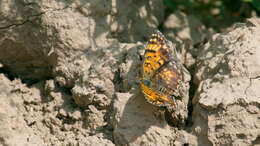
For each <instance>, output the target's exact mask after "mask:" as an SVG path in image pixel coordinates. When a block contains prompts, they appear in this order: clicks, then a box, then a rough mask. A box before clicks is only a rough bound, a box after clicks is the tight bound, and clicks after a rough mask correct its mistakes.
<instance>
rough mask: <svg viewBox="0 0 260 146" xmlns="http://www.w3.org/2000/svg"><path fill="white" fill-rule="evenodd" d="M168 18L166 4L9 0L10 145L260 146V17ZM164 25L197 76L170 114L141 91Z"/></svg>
mask: <svg viewBox="0 0 260 146" xmlns="http://www.w3.org/2000/svg"><path fill="white" fill-rule="evenodd" d="M163 18H164V11H163V5H162V3H161V2H159V1H156V0H150V1H124V2H122V1H117V0H109V1H100V0H96V1H80V0H76V1H30V0H29V1H28V0H20V1H14V0H3V1H0V20H1V21H0V123H1V124H0V145H1V146H16V145H17V146H31V145H37V146H51V145H55V146H56V145H57V146H74V145H75V146H85V145H87V146H92V145H100V146H103V145H107V146H112V145H118V146H121V145H133V146H135V145H145V146H146V145H147V146H148V145H149V146H152V145H156V146H158V145H169V146H170V145H176V146H181V145H260V90H259V88H260V20H259V19H258V18H251V19H249V20H248V21H247V22H246V23H237V24H235V25H234V26H233V27H231V28H230V29H229V30H230V31H229V32H226V33H221V34H216V33H214V31H212V30H210V29H207V28H206V27H204V26H203V25H202V24H201V23H200V22H199V21H198V19H196V17H194V16H186V15H185V14H183V13H181V12H177V13H175V14H172V15H170V16H169V17H168V18H167V19H166V20H165V21H164V20H163ZM160 24H163V25H162V26H163V33H164V34H165V35H166V37H168V38H169V39H170V40H171V41H172V42H173V44H174V45H176V48H177V51H178V53H179V58H180V59H181V61H182V63H183V64H184V65H185V66H186V67H187V69H188V70H189V71H190V74H191V81H189V80H190V75H189V74H187V80H186V81H187V83H186V84H187V86H186V87H187V91H186V95H185V98H184V100H183V101H180V103H182V104H183V106H182V108H181V109H180V110H179V111H178V110H176V111H175V113H170V115H169V114H166V115H165V118H164V117H160V116H158V115H156V114H157V113H158V108H156V107H154V106H153V105H151V104H149V103H147V102H146V101H145V100H144V97H143V95H142V94H141V93H140V90H139V86H138V75H139V68H140V63H141V56H142V53H143V45H144V41H145V40H146V39H145V38H147V36H149V34H150V33H151V32H152V31H153V29H155V28H157V27H158V26H159V25H160ZM139 41H140V42H139ZM172 114H173V115H172ZM174 115H180V116H178V117H179V119H178V118H177V120H181V121H180V123H178V121H177V124H176V123H175V122H176V121H173V119H174ZM165 119H166V120H165ZM175 120H176V119H175Z"/></svg>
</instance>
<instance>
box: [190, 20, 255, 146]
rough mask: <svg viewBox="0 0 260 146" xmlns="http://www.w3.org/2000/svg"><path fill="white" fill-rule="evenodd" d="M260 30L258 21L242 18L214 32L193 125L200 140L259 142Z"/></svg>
mask: <svg viewBox="0 0 260 146" xmlns="http://www.w3.org/2000/svg"><path fill="white" fill-rule="evenodd" d="M253 23H254V22H253ZM259 36H260V27H259V25H258V24H255V25H252V24H249V23H247V24H241V25H239V26H237V27H234V29H233V30H232V31H230V32H228V33H225V34H216V35H214V36H213V39H212V40H211V41H210V42H209V43H207V44H206V45H205V46H204V48H203V51H202V52H201V53H200V55H199V56H198V63H197V72H196V76H195V79H196V81H197V82H198V83H199V88H198V90H197V92H196V95H195V97H194V99H193V104H194V105H195V107H194V111H193V122H194V125H193V130H194V133H196V135H197V136H198V144H199V145H211V144H213V145H253V144H255V143H259V142H258V141H259V140H258V139H259V138H258V137H259V131H260V119H259V115H260V110H259V107H260V102H259V99H260V97H259V95H260V91H259V87H260V86H259V85H260V80H259V77H260V61H259V57H260V51H259V50H260V48H259V46H260V44H259V42H260V37H259Z"/></svg>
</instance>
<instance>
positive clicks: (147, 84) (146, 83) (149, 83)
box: [143, 80, 151, 87]
mask: <svg viewBox="0 0 260 146" xmlns="http://www.w3.org/2000/svg"><path fill="white" fill-rule="evenodd" d="M143 83H144V85H146V86H148V87H150V86H151V81H149V80H143Z"/></svg>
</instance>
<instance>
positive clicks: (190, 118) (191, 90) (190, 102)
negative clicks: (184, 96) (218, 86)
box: [185, 65, 198, 127]
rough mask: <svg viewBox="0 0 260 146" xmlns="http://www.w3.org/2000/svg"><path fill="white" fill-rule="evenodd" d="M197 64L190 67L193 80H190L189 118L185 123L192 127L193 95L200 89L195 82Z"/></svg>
mask: <svg viewBox="0 0 260 146" xmlns="http://www.w3.org/2000/svg"><path fill="white" fill-rule="evenodd" d="M195 66H196V65H193V66H191V67H190V68H188V71H189V72H190V74H191V80H190V89H189V101H188V118H187V120H186V123H185V125H186V127H191V126H192V125H193V122H192V112H193V105H192V100H193V97H194V96H195V93H196V91H197V89H198V85H197V84H195V83H194V82H193V80H194V73H195Z"/></svg>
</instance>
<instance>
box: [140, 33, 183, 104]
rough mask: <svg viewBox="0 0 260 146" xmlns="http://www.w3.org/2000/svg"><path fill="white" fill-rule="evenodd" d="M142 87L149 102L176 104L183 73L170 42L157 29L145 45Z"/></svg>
mask: <svg viewBox="0 0 260 146" xmlns="http://www.w3.org/2000/svg"><path fill="white" fill-rule="evenodd" d="M143 58H144V59H143V62H142V69H141V72H142V73H141V79H140V80H141V81H140V88H141V90H142V92H143V94H144V96H145V98H146V99H147V101H148V102H150V103H152V104H154V105H156V106H168V105H175V104H176V103H175V97H179V96H180V94H179V87H180V84H181V82H182V74H181V67H180V63H179V60H178V59H177V57H176V56H175V55H174V50H173V48H172V47H171V45H170V42H169V41H168V40H167V39H166V38H165V36H164V35H163V34H162V33H161V32H160V31H155V32H154V33H153V34H152V35H151V37H150V39H149V41H148V42H147V44H146V46H145V53H144V57H143Z"/></svg>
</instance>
